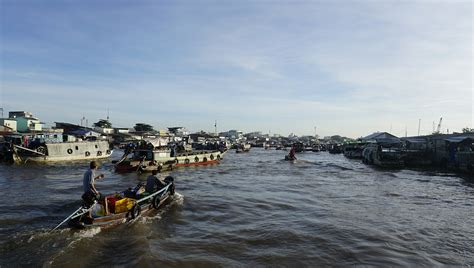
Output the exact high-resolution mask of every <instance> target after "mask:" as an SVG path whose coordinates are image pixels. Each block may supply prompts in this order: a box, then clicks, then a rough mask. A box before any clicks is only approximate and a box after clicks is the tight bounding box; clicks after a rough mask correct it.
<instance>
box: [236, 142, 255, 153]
mask: <svg viewBox="0 0 474 268" xmlns="http://www.w3.org/2000/svg"><path fill="white" fill-rule="evenodd" d="M250 148H252V145H250V144H248V143H242V144H239V145H237V149H236V150H235V152H236V153H247V152H249V151H250Z"/></svg>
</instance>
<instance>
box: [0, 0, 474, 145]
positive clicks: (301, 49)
mask: <svg viewBox="0 0 474 268" xmlns="http://www.w3.org/2000/svg"><path fill="white" fill-rule="evenodd" d="M472 5H473V4H472V2H471V1H430V0H424V1H386V0H382V1H346V0H337V1H200V0H198V1H120V0H119V1H112V0H110V1H55V0H51V1H36V0H35V1H33V0H28V1H27V0H23V1H22V0H19V1H12V0H1V1H0V12H1V14H0V21H1V35H0V38H1V39H0V56H1V69H0V71H1V74H0V75H1V76H0V82H1V84H0V107H3V108H4V110H5V111H9V110H27V111H31V112H33V113H34V114H35V115H36V116H37V117H39V118H40V119H41V120H42V121H44V122H46V123H48V124H52V123H53V122H55V121H66V122H73V123H79V122H80V119H81V118H82V117H83V116H85V117H86V118H87V119H88V121H89V123H92V122H96V121H97V120H98V119H100V118H105V117H106V116H107V109H109V111H110V120H111V121H112V123H113V125H115V126H119V127H129V126H130V127H131V126H133V125H134V124H135V123H137V122H145V123H148V124H151V125H153V126H155V128H156V129H163V128H166V127H168V126H185V127H187V128H188V129H189V130H191V131H199V130H206V131H213V130H214V120H217V122H218V130H219V131H224V130H229V129H240V130H242V131H246V132H247V131H248V132H250V131H262V132H263V133H271V134H274V133H279V134H283V135H288V134H289V133H295V134H298V135H303V134H310V135H313V134H314V132H315V131H314V128H315V127H316V131H317V133H318V134H319V135H321V136H326V135H334V134H340V135H345V136H349V137H360V136H365V135H367V134H370V133H372V132H375V131H390V130H391V131H392V133H393V134H395V135H399V136H404V135H405V130H407V133H408V135H416V134H417V131H418V122H419V121H418V120H419V119H421V131H420V132H421V134H428V133H430V132H431V131H432V126H433V121H435V124H437V123H438V120H439V118H440V117H443V125H442V130H443V131H444V132H446V130H447V129H449V131H450V132H452V131H460V130H461V129H462V128H463V127H474V126H473V103H474V99H473V93H472V77H473V51H472V50H473V26H472V25H473V15H472V13H473V7H472Z"/></svg>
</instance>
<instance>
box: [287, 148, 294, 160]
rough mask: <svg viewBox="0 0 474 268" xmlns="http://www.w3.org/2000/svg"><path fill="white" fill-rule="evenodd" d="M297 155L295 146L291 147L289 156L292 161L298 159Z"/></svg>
mask: <svg viewBox="0 0 474 268" xmlns="http://www.w3.org/2000/svg"><path fill="white" fill-rule="evenodd" d="M295 153H296V150H295V146H291V150H290V153H289V154H288V155H289V156H290V159H296V156H295Z"/></svg>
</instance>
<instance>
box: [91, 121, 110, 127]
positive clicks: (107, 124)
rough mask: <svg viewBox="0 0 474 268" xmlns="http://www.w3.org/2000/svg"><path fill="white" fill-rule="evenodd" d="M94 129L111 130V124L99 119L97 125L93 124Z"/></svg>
mask: <svg viewBox="0 0 474 268" xmlns="http://www.w3.org/2000/svg"><path fill="white" fill-rule="evenodd" d="M94 127H100V128H112V123H110V122H109V120H105V119H100V120H99V121H98V122H97V123H94Z"/></svg>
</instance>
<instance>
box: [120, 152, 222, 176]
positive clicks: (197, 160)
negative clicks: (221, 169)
mask: <svg viewBox="0 0 474 268" xmlns="http://www.w3.org/2000/svg"><path fill="white" fill-rule="evenodd" d="M225 153H226V152H225V151H224V152H221V151H202V152H192V153H191V152H190V153H183V154H178V155H177V156H175V157H171V156H166V157H158V156H154V158H153V160H144V161H140V160H125V161H122V162H121V163H118V164H117V165H116V167H115V171H116V172H136V171H137V172H151V171H152V170H155V169H158V167H159V166H161V170H162V171H165V170H172V169H173V168H175V167H191V166H205V165H213V164H218V163H219V162H220V161H221V160H222V159H223V157H224V154H225Z"/></svg>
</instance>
